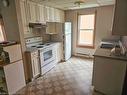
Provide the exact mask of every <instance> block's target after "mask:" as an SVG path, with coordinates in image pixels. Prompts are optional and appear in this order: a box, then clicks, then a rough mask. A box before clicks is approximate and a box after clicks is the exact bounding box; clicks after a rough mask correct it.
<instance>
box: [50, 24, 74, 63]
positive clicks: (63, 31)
mask: <svg viewBox="0 0 127 95" xmlns="http://www.w3.org/2000/svg"><path fill="white" fill-rule="evenodd" d="M55 24H56V31H57V34H56V35H52V36H51V41H54V42H57V41H58V42H62V43H63V59H62V60H64V61H66V60H68V59H69V58H70V57H71V55H72V30H71V29H72V25H71V22H65V23H55Z"/></svg>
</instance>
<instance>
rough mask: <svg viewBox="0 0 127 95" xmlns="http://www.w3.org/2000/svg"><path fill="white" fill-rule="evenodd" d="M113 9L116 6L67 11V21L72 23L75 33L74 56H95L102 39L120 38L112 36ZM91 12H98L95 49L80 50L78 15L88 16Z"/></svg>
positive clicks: (73, 39)
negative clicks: (78, 42) (80, 54)
mask: <svg viewBox="0 0 127 95" xmlns="http://www.w3.org/2000/svg"><path fill="white" fill-rule="evenodd" d="M113 9H114V6H105V7H98V8H88V9H80V10H69V11H66V12H65V13H66V14H65V16H66V21H71V22H72V30H73V31H72V33H73V38H72V41H73V54H74V55H75V54H76V53H82V54H90V55H93V54H94V52H95V49H96V48H97V47H98V45H99V43H100V42H101V39H102V38H111V37H112V38H118V39H119V37H116V36H112V33H111V26H112V18H113ZM91 12H96V27H95V48H94V49H89V48H79V47H76V44H77V43H76V41H77V14H87V13H91Z"/></svg>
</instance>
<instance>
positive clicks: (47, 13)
mask: <svg viewBox="0 0 127 95" xmlns="http://www.w3.org/2000/svg"><path fill="white" fill-rule="evenodd" d="M45 19H46V21H47V22H50V8H49V7H48V6H45Z"/></svg>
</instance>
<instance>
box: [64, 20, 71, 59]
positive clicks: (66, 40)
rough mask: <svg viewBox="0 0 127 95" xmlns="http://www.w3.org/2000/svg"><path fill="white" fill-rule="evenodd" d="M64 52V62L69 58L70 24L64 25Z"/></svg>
mask: <svg viewBox="0 0 127 95" xmlns="http://www.w3.org/2000/svg"><path fill="white" fill-rule="evenodd" d="M64 32H65V33H64V50H65V60H68V59H69V58H70V57H71V39H72V37H71V23H70V22H66V23H65V31H64Z"/></svg>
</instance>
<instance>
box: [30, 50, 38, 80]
mask: <svg viewBox="0 0 127 95" xmlns="http://www.w3.org/2000/svg"><path fill="white" fill-rule="evenodd" d="M31 61H32V62H31V64H32V72H33V78H34V77H36V76H38V75H39V74H40V65H39V58H38V55H37V52H33V53H32V54H31Z"/></svg>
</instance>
